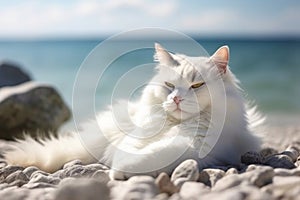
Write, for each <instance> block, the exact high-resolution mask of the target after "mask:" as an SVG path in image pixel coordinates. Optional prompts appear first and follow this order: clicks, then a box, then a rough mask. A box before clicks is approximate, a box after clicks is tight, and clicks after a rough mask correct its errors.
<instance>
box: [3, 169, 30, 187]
mask: <svg viewBox="0 0 300 200" xmlns="http://www.w3.org/2000/svg"><path fill="white" fill-rule="evenodd" d="M17 180H20V181H22V182H24V184H25V183H27V182H28V181H29V178H28V177H27V176H26V175H25V174H24V173H23V171H21V170H17V171H15V172H13V173H11V174H10V175H8V176H7V177H6V178H5V182H6V183H12V182H14V181H17ZM24 184H23V185H24ZM18 185H20V183H19V184H18Z"/></svg>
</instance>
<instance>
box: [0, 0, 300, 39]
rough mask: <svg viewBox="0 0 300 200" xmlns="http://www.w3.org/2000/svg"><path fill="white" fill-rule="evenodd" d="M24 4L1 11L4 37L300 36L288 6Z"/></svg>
mask: <svg viewBox="0 0 300 200" xmlns="http://www.w3.org/2000/svg"><path fill="white" fill-rule="evenodd" d="M20 2H21V3H19V4H16V5H6V6H2V7H0V37H1V36H21V37H24V36H32V37H35V36H43V35H60V34H65V35H68V34H69V35H80V34H101V33H109V32H116V31H121V30H126V29H132V28H139V27H147V26H151V27H162V28H169V29H176V30H178V31H193V32H197V33H204V34H208V33H262V32H266V33H272V32H276V31H280V30H281V31H283V32H284V31H286V32H288V31H290V32H294V33H300V26H298V23H299V21H300V14H299V12H298V10H299V8H296V7H295V8H290V7H289V6H287V7H286V8H285V9H282V10H281V11H280V12H270V11H268V12H267V11H266V12H265V13H262V12H258V13H256V12H255V11H251V12H248V13H247V12H244V11H245V10H244V8H239V7H226V8H224V7H222V8H220V7H216V6H211V7H208V6H204V5H203V4H202V5H201V3H195V2H194V4H190V5H189V4H187V2H182V1H179V0H165V1H160V0H153V1H146V0H110V1H105V0H77V1H73V2H71V3H65V2H59V1H55V2H51V1H47V3H42V2H41V1H35V0H28V1H20ZM205 5H206V4H205ZM197 6H198V7H199V8H197ZM237 8H238V9H237ZM249 13H250V14H249Z"/></svg>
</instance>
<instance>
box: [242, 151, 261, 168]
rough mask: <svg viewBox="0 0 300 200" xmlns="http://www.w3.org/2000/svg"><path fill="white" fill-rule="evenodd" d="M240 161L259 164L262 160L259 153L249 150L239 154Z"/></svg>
mask: <svg viewBox="0 0 300 200" xmlns="http://www.w3.org/2000/svg"><path fill="white" fill-rule="evenodd" d="M241 162H242V163H244V164H247V165H250V164H260V163H261V162H262V157H261V154H259V153H257V152H255V151H249V152H247V153H245V154H244V155H242V156H241Z"/></svg>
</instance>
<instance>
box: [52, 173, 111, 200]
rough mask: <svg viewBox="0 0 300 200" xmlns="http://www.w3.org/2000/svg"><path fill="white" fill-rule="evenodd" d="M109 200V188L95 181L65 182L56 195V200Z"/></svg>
mask: <svg viewBox="0 0 300 200" xmlns="http://www.w3.org/2000/svg"><path fill="white" fill-rule="evenodd" d="M69 199H70V200H82V199H88V200H98V199H101V200H106V199H107V200H108V199H109V188H108V187H107V186H106V184H104V183H102V182H99V181H97V180H95V179H84V178H81V179H74V180H73V181H68V182H63V183H62V184H60V186H59V188H58V190H57V191H56V192H55V194H54V200H69Z"/></svg>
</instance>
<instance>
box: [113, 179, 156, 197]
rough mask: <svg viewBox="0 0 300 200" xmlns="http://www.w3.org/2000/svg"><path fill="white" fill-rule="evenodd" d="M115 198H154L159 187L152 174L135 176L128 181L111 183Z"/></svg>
mask: <svg viewBox="0 0 300 200" xmlns="http://www.w3.org/2000/svg"><path fill="white" fill-rule="evenodd" d="M109 185H110V187H111V196H112V198H113V199H152V198H154V197H155V196H156V195H157V194H158V193H159V189H158V187H157V185H156V184H155V180H154V178H153V177H150V176H133V177H131V178H130V179H129V180H128V181H122V182H121V181H119V182H118V181H113V182H110V183H109Z"/></svg>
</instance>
